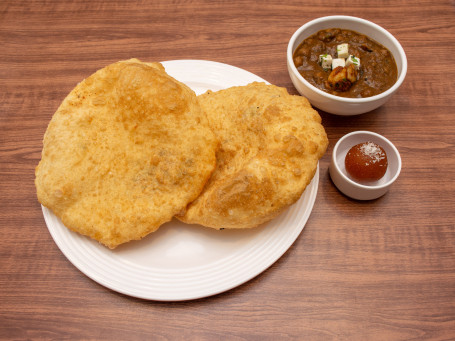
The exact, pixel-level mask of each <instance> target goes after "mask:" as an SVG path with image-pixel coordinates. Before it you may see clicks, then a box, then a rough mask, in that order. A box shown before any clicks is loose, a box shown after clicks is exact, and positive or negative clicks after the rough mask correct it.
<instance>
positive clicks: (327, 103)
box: [287, 15, 408, 116]
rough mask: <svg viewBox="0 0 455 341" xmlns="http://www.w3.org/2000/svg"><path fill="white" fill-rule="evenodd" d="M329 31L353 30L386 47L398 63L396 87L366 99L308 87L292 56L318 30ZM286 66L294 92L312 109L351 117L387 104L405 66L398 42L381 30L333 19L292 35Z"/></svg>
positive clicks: (340, 17) (318, 21)
mask: <svg viewBox="0 0 455 341" xmlns="http://www.w3.org/2000/svg"><path fill="white" fill-rule="evenodd" d="M328 28H342V29H348V30H353V31H356V32H359V33H362V34H365V35H366V36H368V37H369V38H371V39H373V40H375V41H376V42H378V43H380V44H382V45H383V46H385V47H386V48H387V49H388V50H389V51H390V52H391V53H392V55H393V57H394V58H395V62H396V63H397V68H398V79H397V81H396V82H395V84H394V85H393V86H392V87H391V88H389V89H387V90H386V91H384V92H383V93H380V94H379V95H375V96H371V97H365V98H345V97H340V96H335V95H331V94H329V93H327V92H324V91H322V90H320V89H318V88H316V87H315V86H313V85H311V84H310V83H309V82H308V81H307V80H306V79H305V78H303V76H302V75H301V74H300V73H299V71H298V70H297V68H296V66H295V64H294V60H293V53H294V51H295V50H296V49H297V47H298V46H299V45H300V43H301V42H302V41H303V40H304V39H306V38H308V37H309V36H310V35H312V34H314V33H316V32H318V31H320V30H323V29H328ZM287 66H288V72H289V75H290V77H291V80H292V83H293V84H294V86H295V88H296V89H297V90H298V92H299V93H300V94H301V95H302V96H305V97H306V98H308V100H309V101H310V103H311V104H312V105H313V106H315V107H316V108H319V109H321V110H324V111H326V112H328V113H331V114H335V115H341V116H352V115H359V114H363V113H366V112H369V111H371V110H374V109H376V108H378V107H379V106H381V105H383V104H384V103H385V102H386V101H387V100H389V99H390V97H391V96H392V95H393V94H394V93H395V92H396V91H397V90H398V88H399V87H400V85H401V84H402V83H403V81H404V78H405V76H406V72H407V68H408V63H407V59H406V54H405V53H404V50H403V48H402V46H401V45H400V43H399V42H398V40H396V39H395V38H394V36H392V34H390V33H389V32H388V31H386V30H385V29H384V28H382V27H381V26H379V25H376V24H374V23H372V22H371V21H368V20H365V19H360V18H356V17H350V16H344V15H336V16H328V17H322V18H318V19H315V20H312V21H310V22H308V23H306V24H305V25H303V26H302V27H300V28H299V29H298V30H297V31H296V32H295V33H294V34H293V35H292V37H291V40H290V41H289V44H288V49H287Z"/></svg>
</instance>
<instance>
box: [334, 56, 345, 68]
mask: <svg viewBox="0 0 455 341" xmlns="http://www.w3.org/2000/svg"><path fill="white" fill-rule="evenodd" d="M345 65H346V63H345V61H344V58H335V59H333V60H332V70H334V69H335V68H336V67H338V66H342V67H344V66H345Z"/></svg>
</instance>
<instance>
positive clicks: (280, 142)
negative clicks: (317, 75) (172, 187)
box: [178, 83, 328, 229]
mask: <svg viewBox="0 0 455 341" xmlns="http://www.w3.org/2000/svg"><path fill="white" fill-rule="evenodd" d="M198 99H199V102H200V103H201V106H202V107H203V109H204V110H205V112H206V114H207V117H208V119H209V124H210V126H211V127H212V130H213V131H214V132H215V134H216V135H217V137H218V139H219V140H220V143H221V144H220V149H219V150H218V152H217V167H216V170H215V172H214V173H213V174H212V176H211V178H210V180H209V182H208V183H207V185H206V186H205V188H204V191H203V192H202V193H201V195H200V196H199V197H198V198H197V199H196V200H195V201H194V202H192V203H191V204H190V205H189V206H188V208H187V211H186V213H185V215H183V216H179V217H178V218H179V219H181V220H182V221H184V222H187V223H193V224H200V225H204V226H208V227H212V228H216V229H219V228H249V227H254V226H257V225H259V224H261V223H264V222H266V221H268V220H270V219H272V218H274V217H275V216H277V215H278V214H279V213H280V212H281V211H282V210H283V209H284V208H286V207H288V206H289V205H291V204H293V203H294V202H296V201H297V200H298V199H299V198H300V196H301V195H302V193H303V192H304V190H305V188H306V187H307V185H308V184H309V183H310V181H311V179H312V178H313V176H314V174H315V172H316V169H317V165H318V161H319V159H320V158H321V157H322V155H323V154H324V152H325V150H326V148H327V144H328V140H327V135H326V133H325V130H324V128H323V126H322V125H321V118H320V116H319V114H318V113H317V112H316V111H315V110H313V109H312V108H311V106H310V104H309V102H308V101H307V100H306V99H305V98H304V97H301V96H291V95H289V94H288V92H287V91H286V89H284V88H280V87H277V86H273V85H266V84H264V83H251V84H249V85H247V86H238V87H232V88H229V89H225V90H221V91H218V92H211V91H208V92H207V93H205V94H202V95H200V96H198Z"/></svg>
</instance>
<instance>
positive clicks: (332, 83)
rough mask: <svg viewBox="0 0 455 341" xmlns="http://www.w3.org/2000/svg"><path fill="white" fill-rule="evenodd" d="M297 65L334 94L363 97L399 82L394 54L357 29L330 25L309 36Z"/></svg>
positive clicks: (296, 54) (300, 48)
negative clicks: (356, 30) (331, 26)
mask: <svg viewBox="0 0 455 341" xmlns="http://www.w3.org/2000/svg"><path fill="white" fill-rule="evenodd" d="M293 59H294V64H295V66H296V67H297V70H298V71H299V72H300V74H301V75H302V76H303V77H304V78H305V79H306V80H307V81H308V82H310V83H311V84H312V85H314V86H315V87H317V88H318V89H321V90H323V91H325V92H328V93H330V94H332V95H336V96H342V97H350V98H362V97H371V96H374V95H378V94H380V93H382V92H384V91H386V90H387V89H389V88H390V87H392V85H393V84H394V83H395V82H396V81H397V78H398V71H397V65H396V63H395V59H394V58H393V55H392V53H390V51H389V50H388V49H387V48H385V47H384V46H382V45H381V44H379V43H377V42H375V41H374V40H372V39H370V38H368V37H367V36H366V35H363V34H360V33H357V32H355V31H351V30H346V29H339V28H330V29H326V30H321V31H319V32H317V33H315V34H313V35H311V36H310V37H308V38H307V39H305V40H304V41H303V42H302V43H301V44H300V45H299V46H298V47H297V49H296V50H295V52H294V55H293Z"/></svg>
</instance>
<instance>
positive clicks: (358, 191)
mask: <svg viewBox="0 0 455 341" xmlns="http://www.w3.org/2000/svg"><path fill="white" fill-rule="evenodd" d="M367 141H371V142H374V143H376V144H378V145H380V146H381V147H382V148H383V149H384V150H385V152H386V154H387V161H388V167H387V171H386V173H385V175H384V176H383V177H382V178H381V179H379V180H378V181H375V182H373V183H371V185H364V184H360V183H358V182H356V181H354V180H351V178H350V177H349V176H348V173H347V171H346V168H345V166H344V159H345V158H346V154H347V153H348V151H349V149H351V147H353V146H355V145H356V144H359V143H362V142H367ZM400 171H401V157H400V153H399V152H398V150H397V148H395V146H394V145H393V143H392V142H390V141H389V140H388V139H386V138H385V137H384V136H381V135H379V134H376V133H373V132H370V131H354V132H352V133H349V134H347V135H345V136H343V137H342V138H341V139H339V140H338V142H337V143H336V145H335V147H334V148H333V152H332V160H331V163H330V167H329V172H330V177H331V178H332V181H333V183H334V184H335V186H336V187H337V188H338V189H339V190H340V191H341V192H342V193H344V194H345V195H347V196H348V197H351V198H353V199H357V200H372V199H376V198H379V197H380V196H382V195H384V194H385V193H386V192H387V191H388V190H389V188H390V186H392V184H393V183H394V182H395V180H396V179H397V178H398V175H400Z"/></svg>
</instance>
